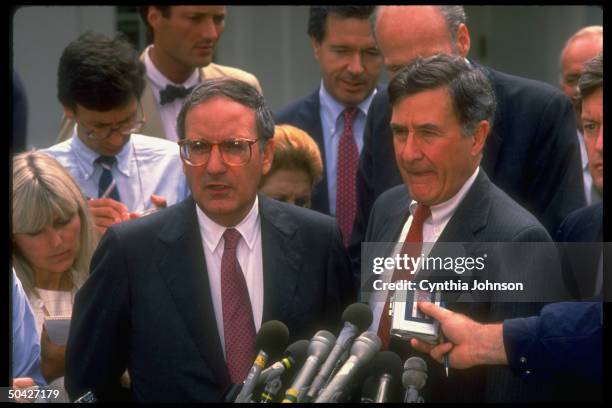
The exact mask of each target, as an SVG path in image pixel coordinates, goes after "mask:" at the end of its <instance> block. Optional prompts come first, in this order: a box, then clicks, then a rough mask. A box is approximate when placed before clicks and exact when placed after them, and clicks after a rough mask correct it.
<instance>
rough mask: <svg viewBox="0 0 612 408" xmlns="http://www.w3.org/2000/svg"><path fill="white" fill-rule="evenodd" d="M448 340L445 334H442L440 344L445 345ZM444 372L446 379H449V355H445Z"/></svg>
mask: <svg viewBox="0 0 612 408" xmlns="http://www.w3.org/2000/svg"><path fill="white" fill-rule="evenodd" d="M445 341H446V339H445V338H444V333H441V334H440V342H441V343H444V342H445ZM444 371H446V377H448V353H446V354H444Z"/></svg>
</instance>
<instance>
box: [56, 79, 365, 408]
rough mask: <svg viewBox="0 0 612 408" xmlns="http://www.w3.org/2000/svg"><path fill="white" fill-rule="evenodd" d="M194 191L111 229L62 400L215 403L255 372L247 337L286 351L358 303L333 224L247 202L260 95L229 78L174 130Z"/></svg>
mask: <svg viewBox="0 0 612 408" xmlns="http://www.w3.org/2000/svg"><path fill="white" fill-rule="evenodd" d="M177 130H178V133H179V135H180V136H181V141H180V142H179V145H180V153H181V159H182V162H183V171H184V172H185V175H186V176H187V182H188V185H189V188H190V190H191V196H190V197H188V198H187V199H186V200H185V201H183V202H181V203H179V204H177V205H174V206H172V207H169V208H168V209H167V210H165V211H162V212H159V213H156V214H152V215H150V216H148V217H143V218H141V219H138V220H134V221H131V222H129V223H122V224H119V225H116V226H113V227H112V228H110V229H109V230H108V232H107V233H106V235H105V236H104V238H103V239H102V241H101V242H100V245H99V247H98V250H97V251H96V253H95V254H94V257H93V259H92V263H91V270H92V273H91V277H90V278H89V280H88V281H87V282H86V283H85V285H84V286H83V287H82V289H81V290H80V291H79V293H78V294H77V296H76V299H75V305H74V311H73V320H72V323H71V329H70V330H71V331H70V338H69V340H68V346H67V356H66V361H67V363H66V388H67V390H68V392H69V393H70V395H71V397H72V398H75V397H78V396H79V395H81V394H83V393H84V392H86V391H88V390H92V391H93V393H94V395H96V397H98V399H101V400H116V399H118V398H119V388H118V380H119V376H120V375H121V373H122V372H123V371H124V370H125V369H126V368H127V369H128V371H129V373H130V378H131V381H132V392H133V398H134V399H135V400H137V401H150V402H154V401H197V402H213V401H216V402H219V401H221V400H222V399H223V394H224V390H225V389H226V388H227V387H228V386H230V384H232V383H233V384H239V383H242V381H243V380H244V379H245V378H246V375H247V373H248V371H249V368H250V367H251V365H252V364H253V362H254V360H255V357H256V354H257V351H258V350H255V333H256V331H257V330H258V329H259V328H260V327H261V325H262V323H264V322H266V321H269V320H280V321H282V322H284V323H285V324H286V325H287V326H288V328H289V333H290V339H291V340H290V341H294V340H298V339H303V338H310V337H311V336H312V335H313V334H314V333H315V332H316V331H317V330H319V329H321V328H329V330H333V329H334V328H336V327H337V326H339V324H340V313H341V311H342V310H343V308H344V307H345V306H346V305H348V303H350V301H351V300H352V299H354V298H355V296H354V293H353V283H352V279H351V274H350V268H349V260H348V255H347V254H346V251H345V249H344V247H343V246H342V241H341V238H340V231H339V229H338V226H337V224H336V222H335V221H334V219H333V218H331V217H329V216H327V215H323V214H319V213H317V212H314V211H311V210H307V209H304V208H301V207H298V206H294V205H290V204H286V203H281V202H278V201H275V200H272V199H269V198H267V197H266V196H265V195H258V194H257V186H258V184H259V181H260V179H261V177H262V175H263V174H265V173H267V172H268V171H269V169H270V166H271V161H272V157H273V149H274V140H273V139H272V136H273V134H274V121H273V119H272V112H271V111H270V109H269V108H268V107H267V106H266V105H265V101H264V99H263V96H262V95H261V94H260V93H259V92H258V91H257V90H256V89H255V88H254V87H252V86H251V85H249V84H247V83H245V82H243V81H240V80H237V79H233V78H227V77H224V78H214V79H210V80H207V81H204V82H202V83H201V84H200V85H198V86H197V87H196V88H195V89H194V91H193V92H192V93H191V94H190V95H189V96H188V97H187V100H186V101H185V105H184V106H183V108H182V110H181V113H180V114H179V117H178V124H177Z"/></svg>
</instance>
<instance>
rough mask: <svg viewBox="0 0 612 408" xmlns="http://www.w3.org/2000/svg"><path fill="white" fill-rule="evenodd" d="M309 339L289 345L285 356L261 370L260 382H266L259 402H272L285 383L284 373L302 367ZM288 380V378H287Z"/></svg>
mask: <svg viewBox="0 0 612 408" xmlns="http://www.w3.org/2000/svg"><path fill="white" fill-rule="evenodd" d="M308 344H309V342H308V340H298V341H296V342H295V343H292V344H290V345H289V347H287V350H285V353H284V355H283V358H282V359H281V360H279V361H277V362H276V363H274V364H272V365H271V366H270V367H268V368H266V369H265V370H263V371H262V372H261V375H260V376H259V384H265V388H264V391H263V392H262V393H261V398H260V400H259V402H261V403H267V402H272V400H274V398H275V397H276V395H277V394H278V392H279V391H280V389H281V386H282V385H283V383H282V381H281V376H282V375H283V374H284V373H290V372H291V371H293V370H295V369H297V368H298V367H301V366H302V365H303V364H304V360H306V355H307V351H308ZM285 380H286V379H285Z"/></svg>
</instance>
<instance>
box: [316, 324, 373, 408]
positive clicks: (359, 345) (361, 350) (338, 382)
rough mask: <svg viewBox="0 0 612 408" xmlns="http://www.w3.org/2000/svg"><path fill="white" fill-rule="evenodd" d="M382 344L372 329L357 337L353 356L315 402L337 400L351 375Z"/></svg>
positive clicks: (352, 349) (369, 358)
mask: <svg viewBox="0 0 612 408" xmlns="http://www.w3.org/2000/svg"><path fill="white" fill-rule="evenodd" d="M381 346H382V341H381V340H380V338H378V336H377V335H376V333H374V332H372V331H366V332H364V333H362V334H361V335H360V336H359V337H357V339H355V342H354V343H353V346H352V347H351V356H350V357H349V358H348V360H347V361H346V363H344V365H343V366H342V368H341V369H340V370H339V371H338V373H337V374H336V375H335V376H334V378H333V379H332V380H331V381H330V382H329V384H328V385H327V387H325V389H323V390H322V391H321V394H320V395H319V397H318V398H317V399H316V400H315V402H337V398H338V397H339V395H340V394H341V392H342V390H343V389H344V387H345V386H346V385H347V383H348V381H349V380H350V379H351V377H352V376H353V375H355V372H356V371H357V370H358V369H359V368H360V367H361V366H363V365H364V364H367V363H368V361H370V360H371V359H372V358H373V357H374V354H376V352H377V351H378V350H380V348H381Z"/></svg>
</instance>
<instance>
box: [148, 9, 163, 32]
mask: <svg viewBox="0 0 612 408" xmlns="http://www.w3.org/2000/svg"><path fill="white" fill-rule="evenodd" d="M161 17H162V15H161V13H160V11H159V9H158V8H157V7H155V6H149V9H148V10H147V21H148V22H149V24H150V25H151V27H152V28H153V29H154V30H155V29H157V27H158V26H159V21H160V19H161Z"/></svg>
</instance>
